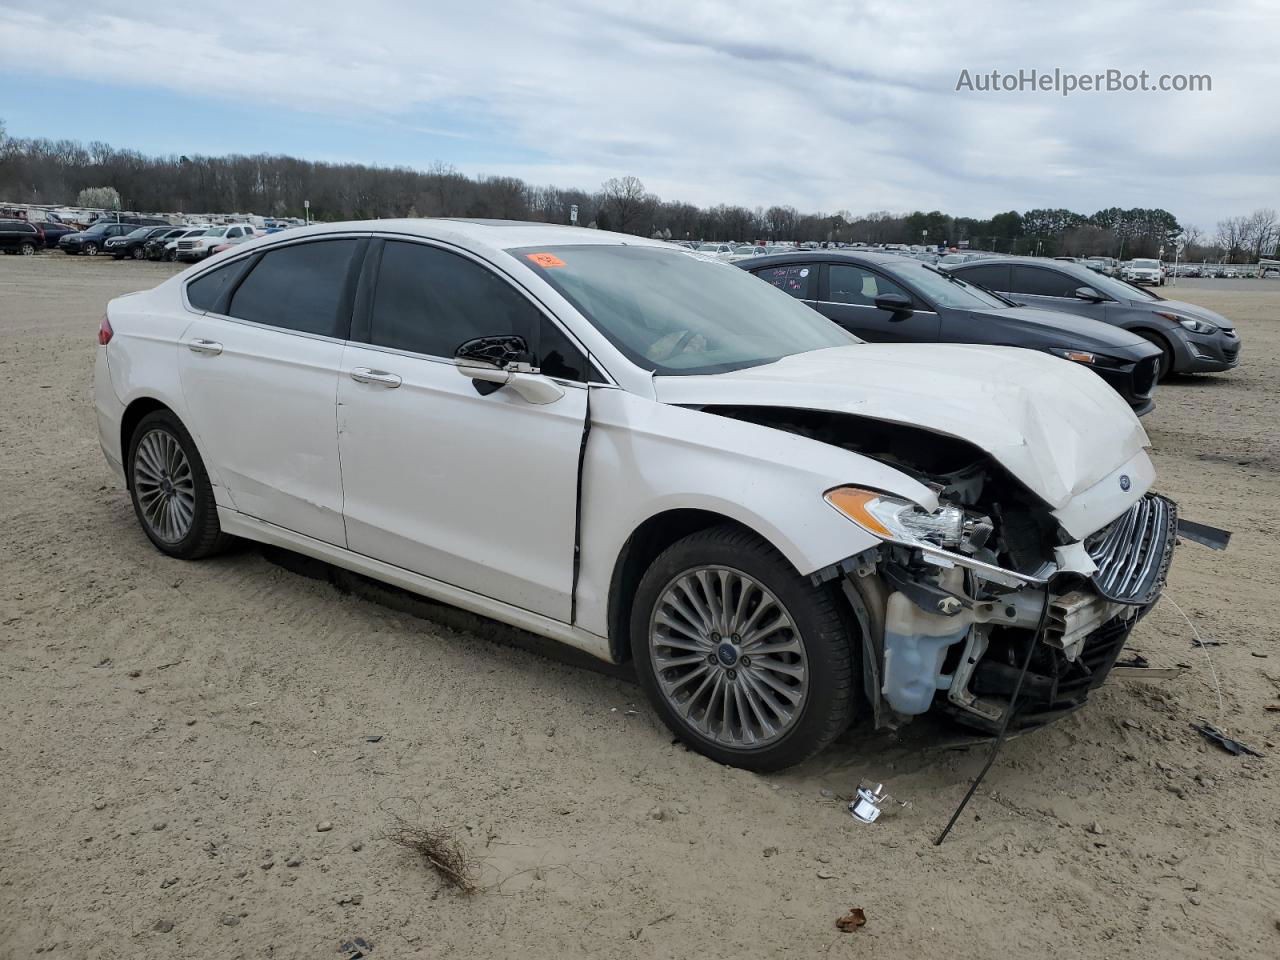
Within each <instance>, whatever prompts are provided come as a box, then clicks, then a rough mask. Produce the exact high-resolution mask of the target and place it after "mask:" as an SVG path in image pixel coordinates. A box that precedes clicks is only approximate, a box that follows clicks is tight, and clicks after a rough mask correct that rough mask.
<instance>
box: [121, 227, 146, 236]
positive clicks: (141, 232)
mask: <svg viewBox="0 0 1280 960" xmlns="http://www.w3.org/2000/svg"><path fill="white" fill-rule="evenodd" d="M151 230H152V228H151V227H139V228H138V229H137V230H130V231H129V233H128V234H127V235H126V236H130V237H145V236H146V235H147V234H149V233H150V232H151Z"/></svg>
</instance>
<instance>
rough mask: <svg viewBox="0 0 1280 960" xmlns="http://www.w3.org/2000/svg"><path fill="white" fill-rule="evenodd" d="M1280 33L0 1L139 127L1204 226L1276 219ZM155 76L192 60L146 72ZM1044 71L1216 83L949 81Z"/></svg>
mask: <svg viewBox="0 0 1280 960" xmlns="http://www.w3.org/2000/svg"><path fill="white" fill-rule="evenodd" d="M1278 34H1280V10H1278V9H1277V8H1276V7H1275V5H1274V4H1272V3H1270V2H1268V0H1252V2H1249V0H1245V2H1240V3H1237V4H1234V5H1232V6H1230V7H1223V8H1221V9H1218V10H1208V9H1204V8H1202V7H1199V6H1193V5H1189V4H1188V5H1180V4H1177V3H1161V4H1145V3H1144V4H1139V3H1135V2H1120V3H1116V2H1111V3H1079V2H1078V3H1074V4H1072V5H1070V6H1067V7H1064V6H1063V5H1057V4H1054V5H1045V4H1040V5H1034V6H1033V5H1031V4H1025V3H1018V2H1003V3H989V4H982V5H981V6H979V5H977V4H957V3H954V2H949V3H922V2H916V3H912V4H909V5H904V4H901V3H886V2H870V3H862V4H857V5H853V4H849V5H839V4H825V5H817V4H811V3H804V4H801V3H786V2H780V0H774V2H771V3H769V4H767V5H765V4H761V5H755V4H747V3H743V2H741V0H715V2H711V0H703V2H696V3H690V2H687V0H685V2H675V0H650V2H648V3H646V4H628V5H623V4H613V3H588V2H585V0H560V2H558V3H555V4H529V3H517V2H487V3H473V4H471V5H470V6H463V7H459V6H457V5H449V6H447V7H446V6H445V5H443V4H435V3H427V4H421V3H410V2H399V3H396V2H390V0H362V2H361V3H359V4H354V5H353V4H350V3H342V4H336V3H319V2H311V3H303V2H300V0H285V2H280V3H272V4H257V5H254V4H234V5H233V4H215V5H210V4H206V5H204V6H201V7H193V6H190V5H181V4H173V3H138V2H135V3H133V4H130V5H128V6H123V5H122V6H114V7H109V8H105V7H86V6H85V5H84V4H82V3H71V2H66V0H38V2H36V0H22V2H18V3H16V4H10V5H9V6H7V7H5V8H4V9H3V10H0V35H3V36H4V37H5V38H6V43H7V46H8V47H9V48H10V49H55V50H63V51H75V55H74V56H67V57H59V56H52V57H40V58H37V59H36V60H33V61H32V62H31V66H33V67H37V68H38V69H41V70H44V71H47V72H51V73H56V74H60V75H64V76H69V77H73V78H77V79H80V80H83V81H85V82H87V83H118V84H133V85H137V84H141V85H142V86H143V87H144V90H143V91H140V92H139V94H138V97H139V99H138V100H136V101H135V103H136V105H137V108H138V109H141V110H145V109H146V100H145V96H146V94H145V88H152V89H154V88H156V87H157V86H161V87H167V88H169V89H171V90H173V91H176V92H179V93H183V94H189V95H194V96H207V97H215V98H220V99H224V100H228V101H233V102H237V103H242V104H264V105H272V106H275V107H284V108H289V109H296V110H299V111H305V112H309V113H311V114H314V115H316V116H317V117H325V116H337V117H344V118H348V117H369V116H372V117H376V118H378V119H379V120H380V121H381V122H383V123H393V124H403V125H404V127H405V128H406V130H419V129H422V128H431V129H433V130H435V131H436V132H437V133H440V132H443V133H446V134H449V133H453V134H455V135H457V136H459V137H464V138H465V137H473V136H476V134H475V133H474V131H475V130H476V129H481V130H484V131H488V132H487V133H485V134H484V135H485V136H486V137H489V138H491V139H493V140H496V141H497V144H496V145H497V146H498V147H508V148H510V151H511V153H512V154H513V156H520V157H523V156H528V155H529V154H530V152H533V154H535V155H537V156H539V157H542V158H545V159H541V160H538V161H537V162H533V163H530V162H524V161H520V162H515V160H513V161H512V162H510V163H488V164H485V167H484V170H483V172H486V173H509V174H514V175H518V176H521V177H523V178H525V179H526V180H529V181H531V182H535V183H558V184H560V185H562V186H581V187H586V188H591V187H594V186H595V185H596V184H598V183H599V182H600V181H601V180H603V179H605V178H606V177H609V176H614V175H617V174H622V173H634V174H636V175H637V176H639V177H640V178H641V179H642V180H644V181H645V183H646V185H647V186H648V187H649V188H650V189H651V190H654V191H655V192H657V193H659V194H660V195H662V196H664V197H667V198H671V199H685V200H690V201H693V202H696V203H716V202H734V203H743V204H745V205H748V206H754V205H757V204H764V205H768V204H772V203H777V202H783V203H792V204H794V205H796V206H798V207H801V208H802V209H826V210H834V209H848V210H852V211H855V212H859V211H867V210H873V209H882V208H887V209H895V210H904V209H911V208H917V207H921V208H925V209H931V208H940V209H943V210H946V211H949V212H954V213H967V214H973V215H981V214H990V213H993V212H996V211H999V210H1005V209H1010V208H1018V209H1025V208H1028V207H1033V206H1043V205H1049V206H1068V207H1071V208H1073V209H1077V210H1081V211H1083V212H1091V211H1092V210H1094V209H1097V208H1099V207H1102V206H1111V205H1120V206H1138V205H1142V206H1146V205H1160V206H1165V207H1168V208H1170V209H1171V210H1173V212H1174V213H1175V214H1177V215H1179V216H1180V217H1182V218H1184V219H1187V220H1190V221H1200V222H1203V223H1206V224H1207V223H1211V222H1212V221H1213V220H1216V219H1217V218H1218V217H1220V216H1223V215H1226V214H1229V213H1236V212H1242V211H1245V210H1248V209H1252V208H1253V207H1255V206H1259V205H1264V204H1268V205H1274V204H1275V203H1276V197H1275V187H1276V180H1275V177H1274V166H1275V158H1276V157H1277V156H1278V155H1280V149H1278V148H1280V128H1278V125H1277V123H1276V121H1275V115H1276V113H1275V110H1274V107H1271V108H1268V100H1267V98H1268V96H1273V95H1274V91H1275V90H1276V89H1280V67H1277V58H1276V57H1275V55H1274V50H1273V47H1274V38H1275V37H1276V36H1277V35H1278ZM148 62H157V63H159V62H174V63H177V64H180V66H179V67H178V68H177V69H165V70H159V71H155V72H151V71H148V70H146V69H140V64H143V65H145V64H146V63H148ZM1054 67H1059V68H1061V69H1063V70H1065V71H1072V72H1077V73H1086V72H1094V71H1103V70H1106V69H1108V68H1115V69H1119V70H1123V71H1126V72H1136V71H1138V70H1144V69H1145V70H1148V71H1150V72H1152V73H1153V74H1159V73H1166V72H1167V73H1207V74H1211V75H1212V77H1213V92H1212V93H1207V94H1190V93H1187V94H1176V93H1168V94H1151V93H1146V94H1143V93H1133V94H1076V95H1074V96H1072V97H1069V98H1062V97H1060V96H1057V95H1054V94H1051V93H989V94H981V93H957V92H955V90H954V87H955V83H956V79H957V77H958V75H959V72H960V70H961V69H963V68H967V69H969V70H971V71H974V72H980V71H990V70H992V69H999V70H1004V71H1008V70H1017V69H1019V68H1026V69H1030V68H1037V69H1040V70H1045V69H1048V70H1052V69H1053V68H1054ZM1273 102H1274V101H1272V103H1273ZM494 131H496V132H494ZM260 147H261V145H260V144H253V143H236V144H230V145H228V149H229V150H230V149H235V150H241V151H243V150H253V149H258V148H260ZM172 148H173V149H174V150H181V148H182V143H181V140H180V139H175V142H174V144H173V147H172ZM344 152H345V153H347V154H350V153H351V150H350V149H347V150H345V151H344ZM493 152H494V151H490V153H493ZM497 152H498V153H501V150H499V151H497ZM356 158H358V159H362V160H366V161H369V162H378V161H379V160H380V158H379V157H377V156H357V157H356ZM427 159H443V160H449V159H451V158H450V157H448V156H442V157H438V158H437V157H433V158H427ZM464 166H465V164H464ZM473 172H476V171H473Z"/></svg>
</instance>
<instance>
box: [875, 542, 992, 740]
mask: <svg viewBox="0 0 1280 960" xmlns="http://www.w3.org/2000/svg"><path fill="white" fill-rule="evenodd" d="M963 577H964V574H963V573H962V572H961V571H960V570H959V569H958V568H957V569H952V570H948V571H947V572H946V573H945V574H944V576H943V580H942V586H943V587H944V588H945V589H947V590H950V591H951V592H952V593H961V592H962V589H961V588H962V587H963ZM970 619H971V618H970V617H968V616H966V615H965V613H963V612H962V613H960V614H959V615H957V616H954V617H944V616H942V615H941V614H935V613H926V612H925V611H924V610H921V609H920V608H919V607H917V606H916V605H915V604H914V603H912V602H911V601H910V600H908V599H907V597H906V595H905V594H903V593H894V594H891V595H890V596H889V602H888V605H887V607H886V608H885V617H884V687H883V688H882V689H881V691H880V692H881V693H882V694H883V695H884V698H885V700H886V701H888V703H889V706H891V707H893V709H894V710H896V711H898V712H899V713H905V714H911V715H916V714H921V713H924V712H925V711H926V710H928V709H929V706H930V704H932V703H933V695H934V693H935V692H937V691H938V690H945V689H946V688H947V687H948V686H949V685H950V683H951V678H950V677H949V676H943V674H942V663H943V660H945V659H946V656H947V648H948V647H949V646H951V645H952V644H953V643H959V642H960V641H961V640H963V639H964V638H965V635H966V634H967V633H968V632H969V623H970Z"/></svg>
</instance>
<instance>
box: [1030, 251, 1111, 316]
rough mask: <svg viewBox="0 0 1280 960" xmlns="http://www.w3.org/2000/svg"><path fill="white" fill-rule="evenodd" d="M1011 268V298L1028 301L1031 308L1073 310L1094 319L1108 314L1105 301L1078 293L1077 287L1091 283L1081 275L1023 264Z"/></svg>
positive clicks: (1072, 311) (1064, 311)
mask: <svg viewBox="0 0 1280 960" xmlns="http://www.w3.org/2000/svg"><path fill="white" fill-rule="evenodd" d="M1012 267H1013V269H1012V275H1011V279H1010V283H1009V298H1010V299H1012V300H1016V301H1017V302H1018V303H1025V304H1026V305H1027V306H1028V307H1039V308H1040V309H1042V310H1058V311H1061V312H1063V313H1074V314H1077V315H1078V316H1082V317H1092V318H1094V319H1095V320H1101V319H1103V317H1104V316H1105V315H1106V308H1105V306H1104V305H1103V304H1101V303H1091V302H1090V301H1088V300H1081V299H1080V298H1079V297H1077V296H1076V290H1078V289H1079V288H1080V287H1086V286H1088V284H1087V283H1086V282H1085V281H1083V280H1081V279H1080V278H1078V277H1074V276H1072V275H1071V274H1069V273H1066V272H1064V271H1062V270H1054V269H1053V268H1052V267H1040V266H1029V265H1027V264H1023V263H1015V264H1013V265H1012Z"/></svg>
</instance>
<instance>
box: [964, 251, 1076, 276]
mask: <svg viewBox="0 0 1280 960" xmlns="http://www.w3.org/2000/svg"><path fill="white" fill-rule="evenodd" d="M1000 263H1020V264H1023V265H1025V266H1029V267H1052V268H1053V269H1054V270H1062V271H1065V272H1066V273H1070V274H1072V275H1074V276H1077V277H1092V276H1093V275H1094V273H1093V271H1092V270H1090V269H1089V268H1088V267H1086V266H1085V265H1084V264H1082V263H1075V262H1074V261H1070V260H1050V259H1048V258H1047V257H1011V256H1007V255H1006V256H995V257H983V258H982V259H981V260H969V261H966V262H965V263H944V264H942V265H941V266H942V267H943V268H944V269H947V270H964V269H966V268H968V267H978V266H982V267H989V266H991V265H992V264H1000Z"/></svg>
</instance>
